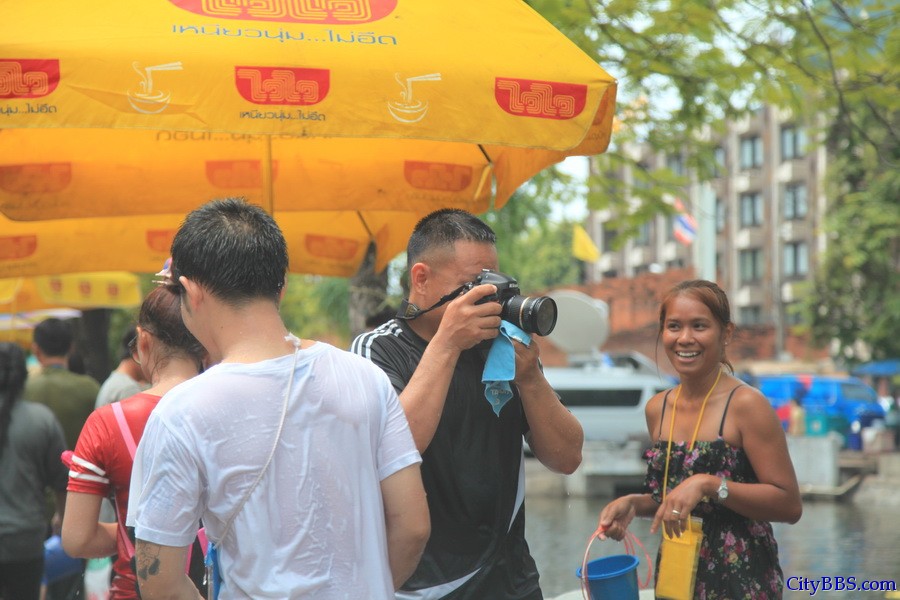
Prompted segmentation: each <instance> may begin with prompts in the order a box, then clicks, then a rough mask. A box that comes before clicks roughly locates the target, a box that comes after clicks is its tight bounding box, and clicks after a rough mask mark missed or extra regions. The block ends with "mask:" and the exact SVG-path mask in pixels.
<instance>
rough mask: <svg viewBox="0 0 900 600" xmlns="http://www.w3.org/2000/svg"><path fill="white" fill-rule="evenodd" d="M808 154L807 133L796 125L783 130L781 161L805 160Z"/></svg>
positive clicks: (785, 127) (787, 126)
mask: <svg viewBox="0 0 900 600" xmlns="http://www.w3.org/2000/svg"><path fill="white" fill-rule="evenodd" d="M804 154H806V131H805V130H804V129H803V128H802V127H797V126H796V125H785V126H784V127H782V128H781V160H792V159H794V158H803V155H804Z"/></svg>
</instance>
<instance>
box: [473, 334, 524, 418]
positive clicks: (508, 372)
mask: <svg viewBox="0 0 900 600" xmlns="http://www.w3.org/2000/svg"><path fill="white" fill-rule="evenodd" d="M513 340H517V341H519V342H522V343H523V344H525V345H526V346H528V345H529V344H531V336H530V335H528V334H527V333H525V332H524V331H522V330H521V329H519V328H518V327H516V326H515V325H513V324H512V323H510V322H508V321H500V335H498V336H497V337H496V338H494V343H493V344H491V349H490V350H489V351H488V356H487V361H486V362H485V363H484V372H483V373H482V375H481V382H482V383H484V384H485V385H484V397H485V398H487V401H488V402H490V404H491V408H493V409H494V414H495V415H497V416H498V417H499V416H500V409H502V408H503V406H504V405H505V404H506V403H507V402H509V400H510V398H512V397H513V392H512V387H511V386H510V385H509V382H510V381H512V380H513V379H515V378H516V349H515V348H513V342H512V341H513Z"/></svg>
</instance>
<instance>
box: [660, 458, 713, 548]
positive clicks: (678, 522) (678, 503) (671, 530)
mask: <svg viewBox="0 0 900 600" xmlns="http://www.w3.org/2000/svg"><path fill="white" fill-rule="evenodd" d="M711 481H714V482H715V485H718V481H719V480H718V478H716V477H714V476H712V475H707V474H698V475H692V476H690V477H688V478H687V479H685V480H684V481H682V482H681V483H680V484H678V485H677V486H676V487H675V488H674V489H673V490H672V491H670V492H669V493H668V494H666V499H665V500H664V501H663V502H662V504H660V505H659V508H658V509H657V510H656V515H654V517H653V524H652V525H650V533H656V531H657V530H658V529H659V525H660V523H662V525H663V527H664V528H665V531H666V535H668V536H669V537H681V534H682V532H684V531H686V530H687V520H688V518H690V516H691V512H692V511H693V510H694V508H695V507H696V506H697V505H698V504H699V503H700V501H701V500H703V497H704V496H706V495H707V494H706V493H705V490H707V489H710V488H709V486H710V485H711Z"/></svg>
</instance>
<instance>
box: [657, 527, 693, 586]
mask: <svg viewBox="0 0 900 600" xmlns="http://www.w3.org/2000/svg"><path fill="white" fill-rule="evenodd" d="M702 541H703V519H699V518H697V517H691V518H690V519H688V523H687V528H686V529H685V530H684V531H682V532H681V537H674V536H673V537H669V535H668V534H667V533H666V531H665V528H663V537H662V542H661V543H660V548H659V552H660V557H659V569H658V570H657V572H656V597H657V598H666V599H668V600H693V598H694V584H695V583H696V581H697V562H698V560H699V558H700V543H701V542H702Z"/></svg>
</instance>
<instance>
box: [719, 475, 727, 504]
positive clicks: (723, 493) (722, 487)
mask: <svg viewBox="0 0 900 600" xmlns="http://www.w3.org/2000/svg"><path fill="white" fill-rule="evenodd" d="M727 497H728V484H727V483H726V482H725V480H724V479H723V480H722V483H720V484H719V500H724V499H725V498H727Z"/></svg>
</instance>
